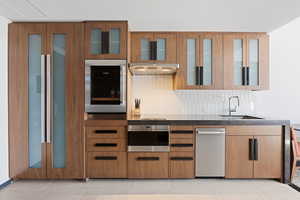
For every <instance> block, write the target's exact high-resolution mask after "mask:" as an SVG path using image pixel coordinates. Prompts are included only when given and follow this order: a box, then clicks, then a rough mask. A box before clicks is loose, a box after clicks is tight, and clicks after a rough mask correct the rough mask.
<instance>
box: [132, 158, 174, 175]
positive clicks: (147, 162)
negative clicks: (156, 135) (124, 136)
mask: <svg viewBox="0 0 300 200" xmlns="http://www.w3.org/2000/svg"><path fill="white" fill-rule="evenodd" d="M168 158H169V153H152V152H151V153H136V152H134V153H128V178H168V177H169V168H168V166H169V165H168Z"/></svg>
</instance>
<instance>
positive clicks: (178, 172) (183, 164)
mask: <svg viewBox="0 0 300 200" xmlns="http://www.w3.org/2000/svg"><path fill="white" fill-rule="evenodd" d="M169 169H170V178H194V176H195V170H194V152H170V153H169Z"/></svg>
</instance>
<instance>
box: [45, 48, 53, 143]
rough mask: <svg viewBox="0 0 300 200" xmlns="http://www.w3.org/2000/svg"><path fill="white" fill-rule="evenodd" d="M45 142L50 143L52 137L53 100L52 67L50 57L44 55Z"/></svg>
mask: <svg viewBox="0 0 300 200" xmlns="http://www.w3.org/2000/svg"><path fill="white" fill-rule="evenodd" d="M46 71H47V72H46V73H47V75H46V95H47V97H46V102H47V105H46V113H47V114H46V127H47V128H46V142H47V143H51V139H52V138H51V136H52V118H53V115H52V108H53V99H52V95H53V94H52V89H53V87H52V85H53V83H52V81H53V80H52V66H51V55H50V54H47V55H46Z"/></svg>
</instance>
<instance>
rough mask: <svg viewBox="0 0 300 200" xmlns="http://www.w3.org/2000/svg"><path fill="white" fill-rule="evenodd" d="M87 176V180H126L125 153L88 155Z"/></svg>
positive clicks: (95, 153)
mask: <svg viewBox="0 0 300 200" xmlns="http://www.w3.org/2000/svg"><path fill="white" fill-rule="evenodd" d="M87 176H88V177H89V178H127V153H126V152H90V153H88V157H87Z"/></svg>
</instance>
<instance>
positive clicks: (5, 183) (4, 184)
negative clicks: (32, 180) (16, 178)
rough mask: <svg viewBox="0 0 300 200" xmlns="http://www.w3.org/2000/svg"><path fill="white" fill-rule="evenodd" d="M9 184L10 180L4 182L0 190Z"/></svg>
mask: <svg viewBox="0 0 300 200" xmlns="http://www.w3.org/2000/svg"><path fill="white" fill-rule="evenodd" d="M11 183H12V179H9V180H8V181H5V182H4V183H2V184H1V185H0V190H1V189H3V188H5V187H6V186H8V185H9V184H11Z"/></svg>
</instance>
